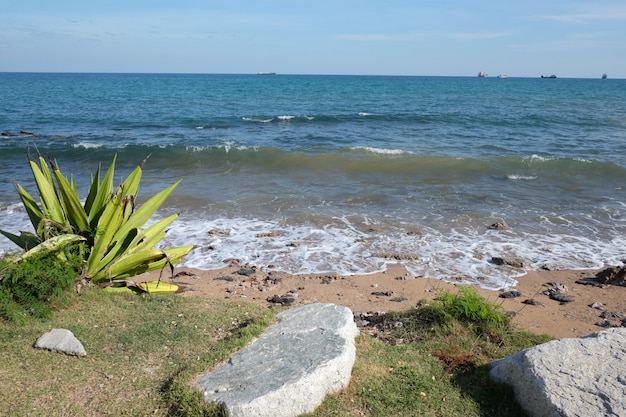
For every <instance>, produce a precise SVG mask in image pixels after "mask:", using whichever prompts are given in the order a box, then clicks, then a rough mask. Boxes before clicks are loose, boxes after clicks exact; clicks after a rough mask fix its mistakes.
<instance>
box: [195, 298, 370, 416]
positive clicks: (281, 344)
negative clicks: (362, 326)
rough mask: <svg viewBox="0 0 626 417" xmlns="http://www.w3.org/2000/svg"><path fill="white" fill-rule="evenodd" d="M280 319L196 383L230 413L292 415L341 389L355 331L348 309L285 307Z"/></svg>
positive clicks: (345, 381) (349, 366) (349, 369)
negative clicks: (287, 308)
mask: <svg viewBox="0 0 626 417" xmlns="http://www.w3.org/2000/svg"><path fill="white" fill-rule="evenodd" d="M277 320H278V322H277V323H275V324H274V325H272V326H270V327H268V328H267V329H266V330H265V332H264V333H263V334H262V335H261V336H260V337H259V338H258V339H256V340H254V341H253V342H252V343H251V344H250V345H249V346H247V347H246V348H244V349H243V350H241V351H239V352H237V353H236V354H234V355H233V356H232V357H231V358H230V359H229V360H228V362H227V363H225V364H223V365H221V366H219V367H218V368H217V369H215V370H213V371H210V372H208V373H206V374H205V375H203V376H201V377H200V378H199V379H198V381H197V383H196V386H197V387H199V388H200V389H202V391H203V393H204V398H205V400H206V401H207V402H209V403H218V404H220V405H221V406H222V408H223V409H224V410H225V411H226V412H228V413H229V415H230V416H232V417H244V416H245V417H252V416H254V417H264V416H268V417H270V416H271V417H291V416H298V415H300V414H302V413H307V412H311V411H313V410H315V408H317V406H319V404H320V403H321V402H322V401H323V399H324V397H325V396H326V395H327V394H328V393H333V392H337V391H340V390H341V389H343V388H345V387H346V386H347V385H348V383H349V381H350V375H351V373H352V366H353V365H354V360H355V357H356V347H355V344H354V338H355V337H356V336H357V335H358V333H359V331H358V329H357V327H356V324H355V323H354V318H353V314H352V311H351V310H350V309H348V308H346V307H342V306H337V305H334V304H320V303H316V304H309V305H305V306H302V307H297V308H293V309H290V310H285V311H283V312H281V313H279V314H278V315H277Z"/></svg>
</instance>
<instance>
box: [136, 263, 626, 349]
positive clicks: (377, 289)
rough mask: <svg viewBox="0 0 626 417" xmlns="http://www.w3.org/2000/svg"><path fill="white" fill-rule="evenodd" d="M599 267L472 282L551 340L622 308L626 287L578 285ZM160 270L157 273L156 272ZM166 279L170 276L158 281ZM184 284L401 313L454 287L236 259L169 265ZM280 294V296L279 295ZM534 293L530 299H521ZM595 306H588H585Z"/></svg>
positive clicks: (589, 327) (393, 274)
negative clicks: (274, 267)
mask: <svg viewBox="0 0 626 417" xmlns="http://www.w3.org/2000/svg"><path fill="white" fill-rule="evenodd" d="M599 271H600V270H583V271H572V270H564V271H539V272H535V271H530V272H528V273H526V274H525V275H523V276H521V277H519V278H518V282H517V284H516V285H515V286H511V287H509V288H503V289H502V291H491V290H485V289H481V288H479V287H476V289H477V290H478V292H479V293H480V294H481V295H482V296H483V297H485V299H486V300H488V301H489V302H491V303H494V304H498V305H501V306H502V307H503V308H504V310H505V311H506V312H510V313H511V314H513V315H514V316H513V323H514V324H515V325H517V326H518V327H520V328H523V329H526V330H529V331H532V332H534V333H540V334H548V335H551V336H553V337H555V338H565V337H578V336H583V335H586V334H590V333H593V332H596V331H600V330H602V329H603V328H604V327H602V326H601V325H599V323H602V322H603V318H602V317H601V314H603V312H605V314H606V312H609V313H610V312H617V313H625V312H626V287H623V286H613V285H605V286H601V285H595V286H594V285H583V284H580V283H577V282H576V281H579V280H581V279H583V280H584V279H587V280H590V279H594V278H595V277H596V274H597V273H598V272H599ZM165 275H166V273H165V271H164V273H163V276H165ZM158 277H159V273H155V272H153V273H150V274H144V275H142V276H140V277H137V278H138V279H137V280H136V281H147V280H153V279H157V278H158ZM163 280H164V282H170V279H169V277H168V278H164V279H163ZM171 282H173V283H175V284H178V285H180V286H184V287H185V289H186V291H185V292H184V294H186V295H190V296H200V297H217V298H225V299H230V300H241V301H245V302H253V303H260V304H263V305H267V306H272V305H276V304H275V303H273V302H271V301H268V300H274V301H281V300H290V301H291V300H292V301H293V303H292V304H291V305H293V306H296V305H302V304H307V303H314V302H322V303H335V304H339V305H343V306H346V307H349V308H350V309H352V311H353V312H354V313H375V312H388V311H402V310H406V309H410V308H412V307H414V306H415V305H416V304H417V303H418V302H419V301H420V300H432V299H433V298H434V297H435V296H436V295H437V290H438V289H444V290H446V291H449V292H452V293H454V292H456V291H457V288H456V287H455V284H454V283H452V282H444V281H441V280H436V279H429V278H422V277H419V278H416V277H413V276H411V275H410V274H409V273H407V271H406V270H405V269H404V268H403V267H402V266H401V265H396V266H393V267H391V268H389V269H388V270H387V271H386V272H383V273H377V274H371V275H353V276H337V275H332V274H328V275H290V274H286V273H282V272H272V271H266V270H262V269H254V268H248V267H245V266H244V267H242V266H237V265H232V266H227V267H225V268H223V269H219V270H212V271H201V270H196V269H190V268H176V270H175V276H174V279H173V280H172V281H171ZM548 283H554V284H561V285H563V286H565V288H566V292H565V294H566V295H568V296H571V297H573V301H570V302H566V303H563V302H559V301H556V300H553V299H551V298H550V297H549V296H548V295H545V294H543V292H544V291H546V290H547V289H549V288H550V285H547V284H548ZM505 290H516V291H519V292H520V293H521V295H520V296H519V297H515V298H502V297H500V295H501V294H502V292H503V291H505ZM285 295H286V298H281V297H285ZM528 299H534V300H536V301H537V302H538V303H537V305H531V304H526V303H523V301H525V300H528ZM594 303H596V304H595V307H592V305H593V304H594Z"/></svg>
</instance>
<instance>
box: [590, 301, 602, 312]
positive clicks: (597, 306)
mask: <svg viewBox="0 0 626 417" xmlns="http://www.w3.org/2000/svg"><path fill="white" fill-rule="evenodd" d="M589 307H591V308H595V309H596V310H604V305H603V304H602V303H601V302H599V301H595V302H593V303H591V304H589Z"/></svg>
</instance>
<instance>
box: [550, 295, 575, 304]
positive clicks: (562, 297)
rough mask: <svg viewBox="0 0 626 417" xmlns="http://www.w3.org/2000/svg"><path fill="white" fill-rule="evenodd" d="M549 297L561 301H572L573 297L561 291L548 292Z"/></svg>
mask: <svg viewBox="0 0 626 417" xmlns="http://www.w3.org/2000/svg"><path fill="white" fill-rule="evenodd" d="M549 297H550V298H551V299H552V300H555V301H558V302H561V303H571V302H572V301H574V297H573V296H571V295H565V294H563V293H561V292H552V293H550V295H549Z"/></svg>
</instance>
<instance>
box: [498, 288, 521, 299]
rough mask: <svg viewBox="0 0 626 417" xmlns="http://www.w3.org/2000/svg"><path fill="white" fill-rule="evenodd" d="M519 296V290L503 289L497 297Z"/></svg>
mask: <svg viewBox="0 0 626 417" xmlns="http://www.w3.org/2000/svg"><path fill="white" fill-rule="evenodd" d="M521 296H522V293H521V292H519V291H517V290H511V291H504V292H503V293H501V294H500V295H499V296H498V297H500V298H517V297H521Z"/></svg>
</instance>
